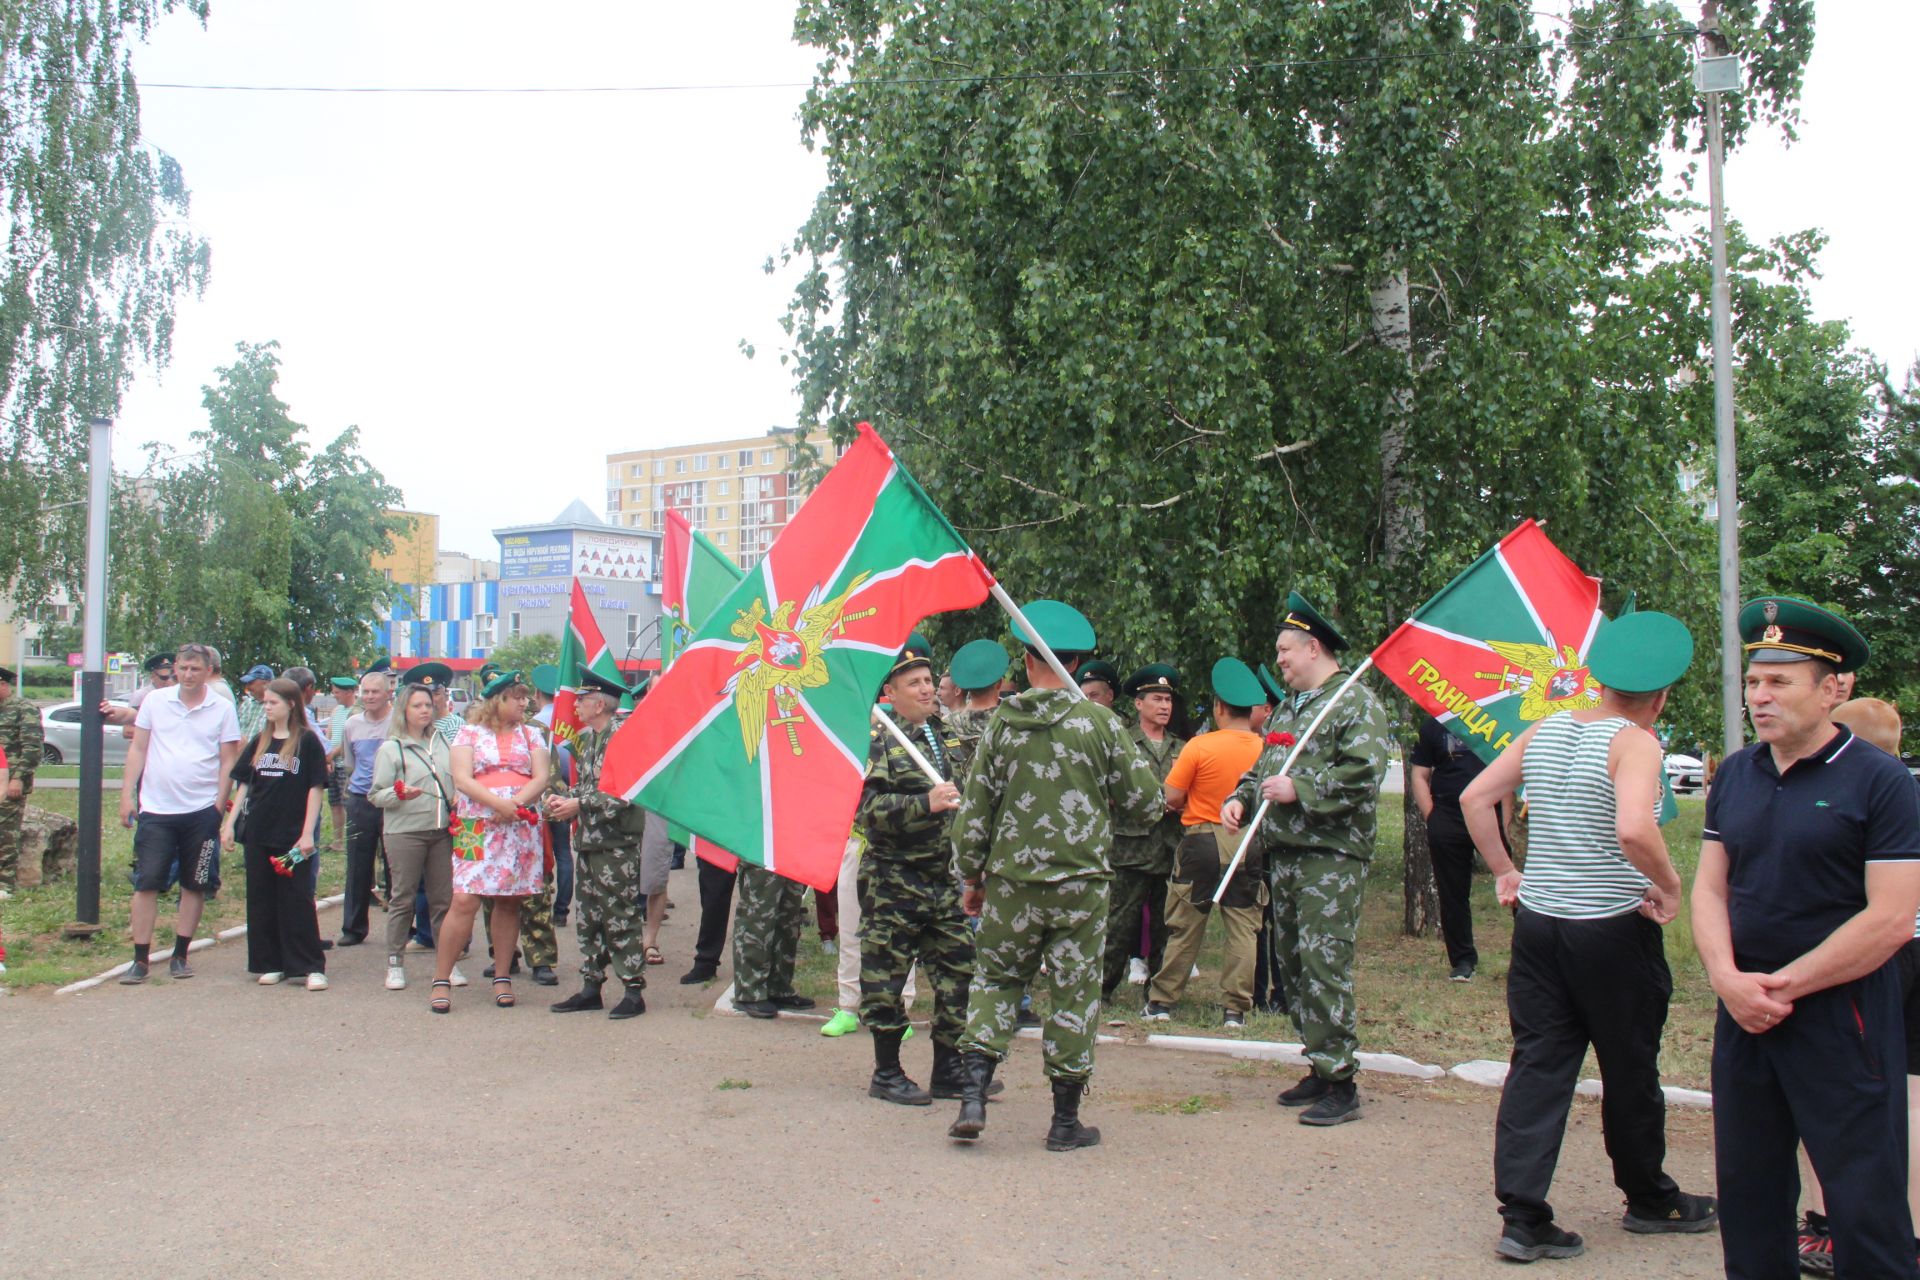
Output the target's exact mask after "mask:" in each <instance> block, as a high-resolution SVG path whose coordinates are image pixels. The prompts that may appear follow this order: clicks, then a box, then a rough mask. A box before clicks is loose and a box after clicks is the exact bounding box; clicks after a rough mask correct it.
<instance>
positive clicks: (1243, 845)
mask: <svg viewBox="0 0 1920 1280" xmlns="http://www.w3.org/2000/svg"><path fill="white" fill-rule="evenodd" d="M1372 665H1373V659H1372V658H1371V657H1369V658H1367V660H1366V661H1364V662H1362V663H1361V664H1360V665H1359V666H1357V667H1355V668H1354V669H1353V674H1352V675H1350V676H1348V677H1347V678H1346V681H1345V682H1344V683H1342V684H1341V686H1340V687H1339V688H1338V689H1335V690H1334V691H1333V696H1332V697H1331V698H1328V699H1327V700H1326V701H1325V702H1323V703H1321V704H1320V709H1319V710H1318V711H1316V712H1314V714H1313V719H1312V720H1310V721H1309V722H1308V723H1307V731H1306V732H1305V733H1303V734H1301V735H1300V740H1299V741H1298V742H1296V743H1294V744H1293V750H1291V751H1289V752H1287V759H1286V762H1285V763H1284V764H1282V765H1281V766H1280V772H1278V773H1276V774H1274V775H1273V776H1274V777H1276V778H1284V777H1286V776H1287V775H1288V774H1290V773H1292V772H1293V762H1294V761H1295V760H1297V759H1299V758H1300V753H1301V752H1302V751H1303V750H1305V749H1306V745H1307V743H1308V741H1310V740H1311V739H1312V737H1313V734H1314V730H1316V729H1318V728H1319V727H1320V722H1321V721H1322V720H1325V719H1326V718H1327V713H1328V712H1329V711H1332V710H1333V704H1334V703H1336V702H1338V701H1340V699H1341V698H1343V697H1345V696H1346V692H1347V690H1349V689H1351V688H1353V682H1354V681H1356V680H1358V679H1359V678H1360V676H1361V674H1362V673H1363V672H1365V671H1366V669H1367V668H1368V667H1371V666H1372ZM1270 803H1271V801H1269V800H1268V799H1267V798H1266V797H1265V796H1261V797H1260V807H1259V808H1257V809H1255V810H1254V811H1253V816H1252V817H1250V818H1248V819H1247V820H1246V834H1244V835H1243V836H1241V837H1240V847H1239V848H1238V849H1235V850H1234V851H1233V861H1232V862H1229V863H1228V864H1227V869H1226V872H1225V874H1223V875H1222V876H1221V877H1220V887H1219V888H1217V889H1215V890H1214V891H1213V900H1214V901H1215V902H1218V901H1220V895H1221V894H1223V893H1225V892H1226V891H1227V886H1228V885H1229V884H1231V883H1232V882H1233V873H1234V872H1236V871H1238V870H1239V869H1240V862H1241V860H1242V859H1244V858H1245V857H1246V856H1247V846H1248V845H1250V844H1252V843H1253V833H1254V832H1256V831H1258V830H1259V829H1260V819H1262V818H1264V817H1266V815H1267V806H1268V805H1269V804H1270Z"/></svg>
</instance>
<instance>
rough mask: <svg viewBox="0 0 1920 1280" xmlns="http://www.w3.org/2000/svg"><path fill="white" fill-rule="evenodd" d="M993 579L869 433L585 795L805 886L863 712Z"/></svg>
mask: <svg viewBox="0 0 1920 1280" xmlns="http://www.w3.org/2000/svg"><path fill="white" fill-rule="evenodd" d="M992 586H993V577H992V575H991V574H989V573H988V572H987V570H986V566H984V565H982V564H981V563H980V560H979V558H978V557H977V556H975V555H974V554H973V550H972V548H970V547H968V546H967V544H966V542H965V541H964V540H963V539H962V538H961V537H960V535H959V534H958V533H956V532H955V531H954V528H953V526H952V525H951V524H949V523H948V522H947V518H946V517H945V516H943V515H942V514H941V513H940V510H939V508H937V507H935V506H934V505H933V502H932V500H931V499H929V498H928V497H927V495H926V493H925V492H924V491H923V490H922V489H921V488H920V486H919V485H918V484H916V483H915V482H914V480H913V477H912V476H910V475H908V474H907V472H906V470H905V469H904V468H903V467H901V466H900V464H899V462H898V461H897V460H896V459H895V458H894V456H893V453H892V451H891V450H889V449H888V448H887V446H886V444H885V443H883V442H882V441H881V439H880V437H879V436H878V435H876V434H874V431H873V428H872V427H870V426H868V425H867V424H866V423H864V422H863V423H861V424H860V427H859V435H858V438H857V439H856V440H855V441H854V443H853V445H852V447H851V448H849V449H848V450H847V452H846V454H845V455H844V456H843V457H842V458H841V459H840V461H839V462H837V463H835V464H834V467H833V470H831V471H830V472H828V473H827V476H826V478H825V479H824V480H822V481H821V483H820V487H819V488H818V489H816V490H815V491H814V492H813V495H812V496H811V497H810V498H808V499H807V502H806V504H805V505H804V506H802V507H801V508H800V510H799V512H798V513H797V514H796V515H795V516H794V518H793V519H792V520H791V521H789V522H788V524H787V527H786V528H785V529H784V530H783V531H782V532H781V534H780V536H779V537H778V538H777V539H776V540H775V541H774V544H773V546H772V547H771V548H770V549H769V550H768V552H767V554H766V556H765V558H764V559H762V560H761V561H760V563H759V564H758V565H756V566H755V567H754V568H753V569H752V570H750V571H749V572H748V573H747V575H746V577H745V578H744V579H743V580H742V581H741V582H740V584H739V585H738V586H737V587H735V588H734V590H733V591H732V593H731V594H729V595H728V596H727V598H726V600H725V601H724V602H723V603H722V604H721V605H720V607H719V608H718V609H716V610H715V611H714V613H713V616H712V617H710V618H708V619H707V620H706V622H705V623H703V624H702V625H701V626H700V627H699V628H698V629H697V630H696V631H695V632H694V635H693V638H692V640H691V641H690V642H689V643H688V644H687V646H686V647H685V648H684V649H682V650H681V652H680V654H679V656H678V657H677V658H676V659H675V661H674V664H673V666H672V667H671V668H669V669H668V670H666V671H665V672H663V673H662V674H661V675H660V677H659V679H658V681H657V682H656V683H655V685H654V687H653V689H652V691H651V692H649V694H648V695H647V700H646V704H645V706H644V708H643V709H642V710H641V712H640V713H639V714H636V715H634V716H632V717H630V718H629V719H628V720H627V723H626V724H625V725H624V726H622V727H621V729H620V731H619V732H618V733H616V734H615V735H614V738H613V741H612V742H611V743H610V744H608V747H607V757H606V762H605V765H604V767H603V773H602V777H601V782H600V785H601V787H602V789H603V790H606V791H608V792H611V793H612V794H614V795H617V796H620V797H622V798H624V799H627V800H630V801H632V802H633V803H635V804H638V805H641V806H643V807H645V808H647V809H650V810H652V811H654V812H655V813H658V814H660V815H661V816H662V817H665V818H667V819H668V820H669V821H672V822H675V823H678V824H679V825H681V826H683V827H686V828H687V829H688V830H690V831H692V832H694V833H695V834H697V835H699V836H701V837H702V838H704V839H706V840H709V841H711V842H713V843H714V844H716V845H719V846H720V847H721V848H723V849H729V850H732V851H733V852H734V853H735V854H737V855H739V857H740V858H741V859H742V860H744V861H746V862H751V863H754V864H757V865H759V866H762V867H765V868H766V869H767V870H769V871H773V872H777V873H778V874H780V875H783V876H786V877H787V878H789V879H792V880H799V881H803V882H804V883H806V884H809V885H812V886H813V887H814V888H816V889H826V888H828V887H830V886H831V885H832V884H833V883H834V881H835V880H836V879H837V878H838V877H839V874H840V855H841V853H842V851H843V850H844V849H845V847H846V842H847V833H848V831H849V830H851V828H852V825H853V817H854V809H855V808H856V806H857V805H858V803H859V799H860V786H861V781H862V779H863V778H864V776H865V774H866V764H867V743H868V734H869V732H870V729H869V724H868V716H869V713H870V712H871V710H872V708H873V700H874V696H875V694H877V693H878V692H879V689H880V685H881V682H882V681H884V680H885V678H886V676H887V673H888V672H889V671H890V670H891V669H892V667H893V663H894V658H895V655H896V654H897V653H898V652H899V650H900V647H901V646H902V645H904V644H905V643H906V641H907V637H908V636H909V635H911V634H912V632H913V629H914V627H915V626H916V625H918V623H919V622H920V620H921V619H922V618H924V617H926V616H927V615H928V614H931V613H939V612H942V611H944V610H948V609H970V608H972V607H973V606H975V605H977V604H979V603H981V602H982V601H983V600H985V599H986V598H987V594H988V592H989V590H990V589H991V588H992Z"/></svg>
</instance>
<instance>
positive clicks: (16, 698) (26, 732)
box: [0, 667, 46, 893]
mask: <svg viewBox="0 0 1920 1280" xmlns="http://www.w3.org/2000/svg"><path fill="white" fill-rule="evenodd" d="M19 678H20V677H19V674H18V673H17V672H15V671H12V670H9V669H8V668H6V667H0V751H4V753H5V755H6V757H7V784H6V789H5V790H4V791H0V893H12V892H13V891H14V889H15V888H17V887H18V886H19V883H20V825H21V822H22V821H23V820H24V819H25V817H26V814H27V797H28V796H30V795H32V794H33V771H34V770H35V769H38V768H39V767H40V755H41V752H42V751H43V750H45V748H46V738H45V736H44V735H43V734H42V732H41V728H40V709H39V708H38V707H36V706H34V705H33V704H32V703H31V702H28V701H27V700H26V699H25V698H23V697H21V696H20V691H19Z"/></svg>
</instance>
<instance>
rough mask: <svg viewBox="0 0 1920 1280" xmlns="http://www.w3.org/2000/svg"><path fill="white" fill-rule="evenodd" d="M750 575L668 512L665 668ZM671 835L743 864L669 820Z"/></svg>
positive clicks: (713, 858) (663, 568) (705, 853)
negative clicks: (728, 595) (741, 580)
mask: <svg viewBox="0 0 1920 1280" xmlns="http://www.w3.org/2000/svg"><path fill="white" fill-rule="evenodd" d="M745 576H746V571H745V570H743V569H742V568H741V567H740V566H739V565H737V564H735V563H734V562H733V561H732V560H730V559H728V557H727V553H726V552H724V551H722V550H720V548H718V547H716V546H714V545H713V543H712V542H711V541H709V540H708V538H707V535H706V534H704V533H701V532H700V531H699V530H698V529H695V528H694V527H693V523H692V521H690V520H688V519H687V518H686V517H685V516H683V515H681V514H680V513H679V512H678V511H668V512H667V528H666V536H665V537H664V538H663V539H662V540H661V548H660V610H661V614H662V617H661V620H660V623H661V629H660V669H661V670H662V671H665V670H666V669H667V668H668V667H671V666H672V665H673V660H674V659H675V658H677V657H679V656H680V651H681V650H682V649H684V648H686V647H687V644H688V642H689V641H691V640H692V639H693V636H694V633H695V632H697V631H698V630H699V629H700V627H701V626H702V625H703V624H704V623H705V622H706V621H707V619H708V618H711V617H712V616H713V611H714V610H715V609H717V608H719V607H720V604H721V602H722V601H724V600H725V599H726V598H727V594H728V593H729V592H731V591H732V590H733V589H734V588H735V587H736V586H738V585H740V579H742V578H744V577H745ZM667 835H668V836H669V838H671V839H672V840H673V842H674V843H675V844H682V845H687V846H688V847H690V848H691V849H692V850H693V853H694V856H695V857H699V858H704V859H706V860H707V861H708V862H711V863H713V864H714V865H715V866H716V867H719V868H720V869H721V870H723V871H732V870H733V869H734V868H735V867H737V866H739V865H740V860H739V859H738V858H736V857H734V856H733V855H732V854H730V853H728V852H726V851H725V850H724V849H719V848H716V847H715V846H714V845H713V844H711V843H710V842H708V841H705V840H701V839H699V838H698V837H696V836H695V835H694V834H693V833H692V832H690V831H688V830H687V829H686V828H685V827H683V826H681V825H680V824H679V823H677V822H670V823H668V824H667Z"/></svg>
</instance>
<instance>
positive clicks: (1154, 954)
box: [1100, 662, 1186, 1003]
mask: <svg viewBox="0 0 1920 1280" xmlns="http://www.w3.org/2000/svg"><path fill="white" fill-rule="evenodd" d="M1122 687H1123V689H1124V690H1125V692H1126V695H1127V696H1128V697H1129V698H1131V699H1132V700H1133V711H1134V725H1133V728H1132V730H1131V731H1130V732H1129V736H1130V737H1131V738H1132V739H1133V745H1134V746H1135V747H1138V748H1139V749H1140V753H1141V754H1142V755H1144V756H1146V758H1147V763H1149V764H1151V765H1152V766H1153V772H1154V775H1155V776H1156V777H1158V778H1159V779H1160V781H1161V783H1162V785H1163V789H1164V784H1165V783H1166V780H1167V773H1168V771H1169V770H1171V769H1172V768H1173V762H1174V761H1175V760H1177V759H1179V758H1180V749H1181V747H1183V746H1184V745H1186V739H1185V738H1182V737H1181V736H1180V735H1179V734H1177V733H1175V732H1173V729H1172V728H1171V725H1172V722H1173V700H1174V698H1176V697H1177V696H1178V695H1179V693H1180V673H1179V672H1178V671H1175V670H1174V669H1173V668H1172V667H1170V666H1168V665H1167V664H1166V663H1164V662H1150V663H1148V664H1147V665H1146V666H1144V667H1141V668H1140V669H1139V670H1138V671H1135V672H1134V673H1133V674H1132V675H1130V676H1128V677H1127V679H1126V683H1125V685H1123V686H1122ZM1163 794H1164V790H1163ZM1179 843H1180V813H1179V810H1178V809H1176V808H1174V807H1173V806H1172V805H1171V804H1168V806H1167V808H1166V809H1165V810H1163V811H1162V813H1161V814H1160V817H1159V820H1158V821H1156V822H1155V823H1154V824H1153V826H1152V827H1151V828H1149V829H1148V830H1147V831H1145V832H1139V833H1132V832H1128V831H1124V830H1123V831H1116V832H1115V833H1114V837H1113V890H1112V896H1111V898H1110V899H1109V903H1108V908H1107V948H1106V956H1105V963H1104V964H1103V965H1102V970H1101V975H1100V998H1101V999H1102V1000H1105V1001H1107V1002H1108V1003H1112V1001H1113V994H1114V992H1116V991H1118V990H1119V989H1120V983H1121V980H1122V979H1123V978H1124V979H1125V980H1126V981H1128V982H1131V983H1133V984H1134V985H1135V986H1141V985H1144V984H1145V983H1146V981H1147V977H1148V975H1149V974H1151V973H1153V972H1155V971H1157V970H1158V969H1159V968H1160V958H1161V954H1162V953H1163V952H1164V951H1165V950H1166V946H1167V919H1166V911H1167V873H1168V872H1170V871H1172V870H1173V850H1174V846H1175V845H1177V844H1179ZM1149 921H1150V923H1149ZM1143 935H1144V936H1143ZM1143 943H1144V945H1143Z"/></svg>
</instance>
